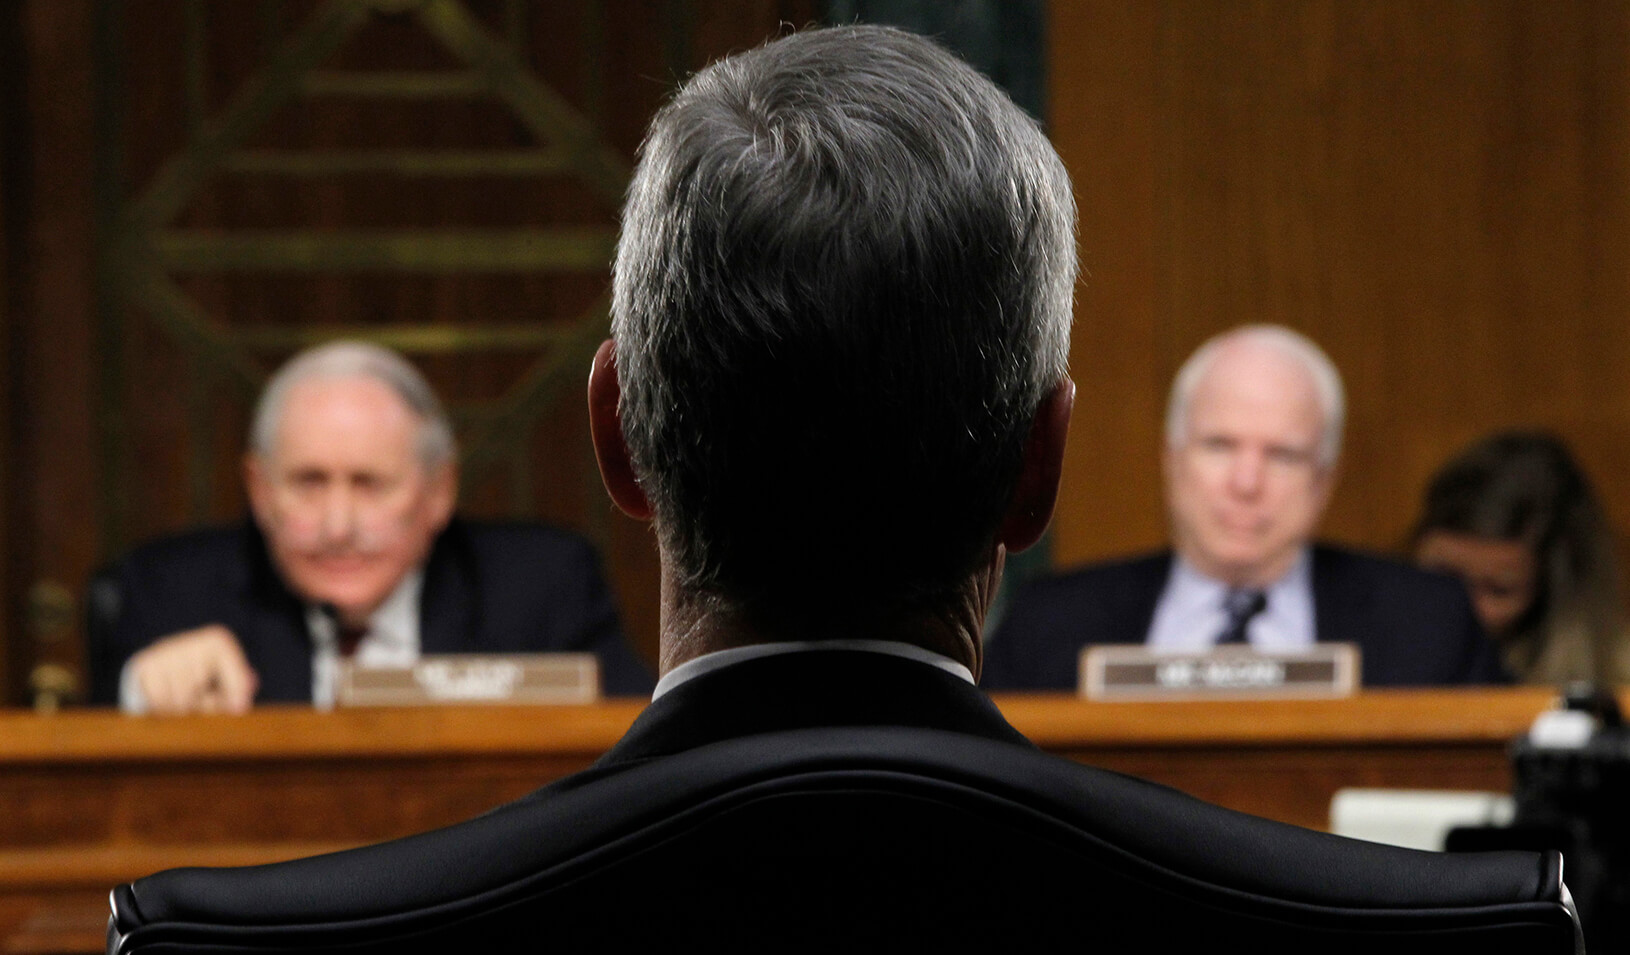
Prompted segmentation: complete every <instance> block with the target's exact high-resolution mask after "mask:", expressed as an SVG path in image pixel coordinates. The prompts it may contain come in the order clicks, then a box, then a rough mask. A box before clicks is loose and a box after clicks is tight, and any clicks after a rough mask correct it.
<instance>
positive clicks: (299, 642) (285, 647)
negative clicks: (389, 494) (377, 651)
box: [91, 519, 653, 704]
mask: <svg viewBox="0 0 1630 955" xmlns="http://www.w3.org/2000/svg"><path fill="white" fill-rule="evenodd" d="M117 578H118V582H119V591H120V594H121V597H122V606H121V608H120V612H119V615H118V624H117V625H116V626H115V628H114V630H113V633H112V634H111V638H110V639H109V640H108V641H107V642H106V643H105V644H104V645H102V646H93V647H91V673H92V688H91V701H92V702H93V703H109V704H111V703H116V702H117V701H118V694H119V673H120V670H121V669H122V668H123V667H124V664H125V661H126V660H128V659H130V657H131V656H132V655H133V654H135V653H136V651H138V650H140V649H142V648H143V647H145V646H147V645H148V644H150V643H152V642H153V641H155V640H158V639H159V638H161V637H165V636H168V635H170V634H173V633H179V632H181V631H184V630H191V629H194V628H197V627H201V626H204V625H206V624H211V623H218V624H221V625H223V626H225V627H226V628H227V629H229V630H231V631H232V633H233V634H234V635H235V636H236V637H237V639H238V643H239V644H240V645H241V646H242V647H243V652H244V655H245V656H246V657H247V658H248V660H249V665H250V666H251V667H253V668H254V669H255V672H256V673H257V674H258V675H259V677H260V685H259V689H258V691H257V692H256V695H255V701H256V702H257V703H264V702H271V701H309V700H310V699H311V656H312V642H311V635H310V633H309V632H308V629H307V626H306V608H305V605H304V604H303V603H302V602H301V601H300V599H299V598H297V597H296V596H295V595H294V594H293V593H291V592H290V591H289V589H288V587H287V586H286V585H285V584H284V583H283V579H282V577H281V575H279V574H278V572H277V570H276V568H275V567H274V566H273V564H272V561H271V557H270V555H269V554H268V552H267V550H266V541H265V538H263V537H262V536H261V534H260V532H259V530H258V529H257V528H256V527H255V525H254V523H253V522H251V521H245V522H244V523H243V524H241V525H238V526H236V527H230V528H212V529H206V530H199V531H193V532H190V533H187V534H182V535H179V536H176V537H170V538H166V539H164V540H159V541H154V542H152V543H149V544H145V545H143V546H141V547H138V548H137V549H136V550H134V551H132V552H131V554H130V555H129V556H128V557H127V558H125V560H124V561H122V562H121V563H120V565H119V567H118V570H117ZM419 650H420V652H421V653H424V654H439V653H542V652H551V651H589V652H593V653H594V654H596V655H597V656H598V657H599V659H600V674H601V685H602V687H603V689H604V691H605V692H606V693H607V694H610V695H643V694H646V693H649V692H650V690H651V686H652V682H653V681H652V678H651V675H650V672H649V671H648V670H647V669H646V667H645V665H644V664H642V663H641V662H640V661H639V660H638V658H637V657H635V655H634V654H633V652H632V650H631V649H630V648H629V646H628V643H627V641H626V640H625V639H624V638H623V634H622V629H621V627H620V626H619V625H618V622H617V611H616V608H615V607H614V606H613V604H612V602H611V595H610V592H609V591H608V590H607V588H606V584H605V581H604V580H603V578H602V577H601V575H600V567H599V561H598V560H597V559H596V557H595V554H594V550H593V548H591V547H590V546H589V544H588V542H587V541H584V540H583V539H581V538H579V537H577V536H576V535H573V534H569V533H567V532H565V531H561V530H556V529H554V528H549V527H543V526H541V525H536V524H520V523H514V524H483V523H474V522H467V521H462V520H458V519H454V520H453V521H451V522H449V524H448V525H447V527H446V529H444V530H443V531H442V532H441V534H440V535H438V536H437V537H436V540H435V542H434V543H433V544H432V546H431V551H430V556H429V557H428V558H427V559H426V561H425V565H424V583H423V587H422V589H421V591H420V604H419Z"/></svg>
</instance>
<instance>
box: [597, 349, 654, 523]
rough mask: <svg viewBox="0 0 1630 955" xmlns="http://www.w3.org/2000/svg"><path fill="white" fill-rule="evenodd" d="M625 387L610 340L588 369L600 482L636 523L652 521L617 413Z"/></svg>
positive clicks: (612, 498)
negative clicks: (618, 376)
mask: <svg viewBox="0 0 1630 955" xmlns="http://www.w3.org/2000/svg"><path fill="white" fill-rule="evenodd" d="M622 396H623V389H622V384H621V383H620V382H618V380H617V350H616V345H615V343H614V342H612V340H611V339H609V338H608V339H606V340H605V341H603V342H601V343H600V350H599V351H597V352H595V353H594V364H593V365H591V366H590V368H589V433H590V435H591V436H592V437H593V438H594V459H595V461H597V462H599V465H600V481H601V483H603V484H605V486H606V493H607V494H610V495H611V502H612V503H613V504H615V505H617V508H618V510H621V511H622V512H623V513H624V514H627V515H628V516H629V517H632V518H634V519H635V520H637V521H648V520H650V519H651V502H650V501H648V500H646V498H645V489H644V488H642V487H640V482H639V481H638V480H637V479H635V477H634V462H633V461H632V460H630V459H629V455H628V442H627V440H625V439H624V438H623V419H622V415H621V414H619V413H618V411H617V405H618V403H619V402H620V401H621V400H622Z"/></svg>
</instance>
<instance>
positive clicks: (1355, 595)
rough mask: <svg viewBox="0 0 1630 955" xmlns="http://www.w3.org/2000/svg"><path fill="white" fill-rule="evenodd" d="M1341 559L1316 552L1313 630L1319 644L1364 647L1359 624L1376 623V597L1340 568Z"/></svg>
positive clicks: (1321, 550)
mask: <svg viewBox="0 0 1630 955" xmlns="http://www.w3.org/2000/svg"><path fill="white" fill-rule="evenodd" d="M1341 563H1342V555H1341V554H1339V553H1337V552H1334V551H1331V550H1329V549H1327V548H1324V547H1315V548H1313V630H1314V638H1315V639H1316V640H1318V641H1319V642H1320V643H1360V644H1361V643H1364V642H1366V641H1365V639H1364V638H1365V636H1366V634H1363V633H1360V632H1358V630H1357V629H1355V627H1356V625H1357V623H1358V622H1359V621H1364V620H1373V619H1374V618H1375V612H1374V610H1373V609H1372V605H1373V604H1374V602H1375V594H1374V593H1372V592H1371V591H1370V589H1369V588H1367V587H1364V586H1362V585H1361V582H1360V581H1357V580H1355V579H1354V575H1353V574H1351V573H1348V572H1347V571H1346V569H1345V568H1343V567H1342V566H1341Z"/></svg>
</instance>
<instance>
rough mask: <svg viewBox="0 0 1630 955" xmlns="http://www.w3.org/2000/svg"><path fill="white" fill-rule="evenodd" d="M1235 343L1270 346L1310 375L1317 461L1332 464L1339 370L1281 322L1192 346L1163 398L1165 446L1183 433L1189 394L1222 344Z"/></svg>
mask: <svg viewBox="0 0 1630 955" xmlns="http://www.w3.org/2000/svg"><path fill="white" fill-rule="evenodd" d="M1239 342H1248V343H1251V344H1256V345H1263V346H1266V347H1268V348H1271V349H1273V350H1274V351H1277V352H1279V353H1280V354H1282V355H1284V356H1286V357H1288V358H1290V359H1292V360H1293V361H1295V362H1296V363H1297V364H1299V365H1301V366H1302V368H1304V369H1306V371H1307V373H1308V376H1309V377H1311V378H1312V379H1313V390H1314V393H1315V394H1316V395H1317V396H1318V399H1319V410H1320V411H1321V412H1323V415H1322V417H1323V419H1324V420H1323V422H1322V424H1321V426H1320V429H1319V448H1318V463H1319V466H1320V467H1330V466H1331V465H1333V464H1335V463H1336V459H1337V458H1338V457H1340V456H1341V438H1342V430H1343V428H1344V427H1345V425H1346V416H1347V397H1346V392H1345V390H1344V389H1343V388H1342V384H1341V373H1340V372H1339V371H1337V370H1336V366H1335V365H1334V364H1333V363H1332V362H1331V361H1330V357H1329V356H1328V355H1326V354H1325V353H1324V350H1323V349H1321V348H1320V347H1319V346H1318V345H1315V344H1314V343H1313V340H1312V339H1310V338H1308V337H1307V336H1306V335H1303V334H1302V333H1300V332H1296V331H1292V330H1291V329H1289V328H1286V327H1284V326H1283V325H1242V326H1240V327H1239V328H1234V329H1230V330H1229V331H1226V332H1223V333H1222V334H1220V335H1217V336H1215V337H1213V338H1211V339H1209V340H1208V341H1207V342H1206V343H1205V344H1204V345H1201V346H1200V347H1199V348H1197V349H1195V351H1194V354H1192V355H1190V356H1189V358H1188V361H1185V362H1184V363H1183V367H1182V368H1180V369H1178V371H1177V377H1176V378H1174V379H1173V380H1172V392H1171V398H1170V399H1169V400H1168V401H1167V402H1166V446H1167V447H1169V448H1173V449H1175V448H1179V447H1181V446H1182V444H1183V441H1184V440H1185V439H1186V436H1187V432H1188V420H1189V400H1190V399H1191V398H1193V397H1194V389H1195V388H1197V387H1199V385H1200V380H1201V379H1202V378H1204V377H1205V373H1206V372H1207V371H1209V370H1210V369H1211V365H1212V362H1214V361H1215V360H1216V358H1217V355H1218V353H1220V352H1221V351H1222V349H1223V347H1224V346H1225V345H1232V344H1235V343H1239Z"/></svg>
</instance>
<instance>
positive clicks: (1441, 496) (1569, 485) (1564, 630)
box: [1411, 431, 1630, 683]
mask: <svg viewBox="0 0 1630 955" xmlns="http://www.w3.org/2000/svg"><path fill="white" fill-rule="evenodd" d="M1432 531H1446V532H1448V533H1452V534H1465V535H1469V536H1473V537H1481V538H1487V539H1490V540H1501V541H1518V542H1521V543H1523V544H1524V545H1526V546H1527V547H1529V548H1530V549H1531V550H1532V552H1533V554H1534V563H1535V570H1536V575H1537V579H1536V581H1535V593H1534V600H1533V603H1532V604H1530V606H1529V607H1528V609H1527V611H1525V612H1524V613H1523V614H1522V616H1521V617H1519V618H1518V619H1517V621H1516V623H1515V624H1514V625H1513V626H1512V628H1511V631H1510V632H1509V633H1508V634H1506V635H1503V636H1502V637H1501V650H1502V653H1503V654H1504V657H1505V663H1506V666H1507V667H1508V668H1510V669H1511V671H1512V672H1513V673H1516V674H1517V675H1518V676H1519V677H1521V678H1522V679H1524V680H1525V681H1527V682H1531V683H1554V682H1559V681H1562V680H1570V679H1590V680H1597V681H1601V682H1611V683H1619V682H1625V681H1626V680H1630V647H1627V646H1626V642H1625V639H1624V632H1623V627H1624V621H1623V612H1622V607H1621V605H1620V603H1619V571H1618V562H1617V559H1616V557H1615V555H1614V546H1613V534H1612V530H1611V528H1610V526H1609V524H1608V521H1607V516H1606V514H1605V513H1604V512H1603V510H1602V506H1601V504H1600V503H1599V502H1598V500H1597V497H1596V494H1595V492H1594V491H1593V490H1592V489H1591V486H1590V481H1589V480H1588V479H1587V478H1586V477H1585V473H1584V471H1583V470H1581V469H1580V467H1579V465H1578V463H1577V462H1575V461H1574V459H1573V455H1571V454H1569V453H1568V448H1567V446H1566V445H1565V444H1563V442H1562V440H1561V439H1560V438H1558V437H1557V436H1555V435H1553V434H1550V433H1547V432H1542V431H1503V432H1498V433H1496V434H1492V435H1489V436H1488V437H1485V438H1483V439H1482V440H1480V441H1478V442H1476V443H1475V444H1473V445H1471V446H1470V447H1468V448H1466V449H1465V450H1464V451H1462V452H1461V453H1460V454H1459V455H1458V456H1457V457H1455V458H1454V459H1453V460H1451V461H1450V462H1449V463H1448V464H1445V465H1444V466H1443V467H1442V469H1440V470H1439V471H1438V473H1437V474H1436V475H1435V476H1434V477H1433V478H1432V481H1431V483H1430V484H1429V485H1428V486H1427V489H1426V497H1425V499H1424V501H1423V502H1422V507H1421V517H1420V520H1419V521H1418V522H1417V523H1416V525H1415V529H1414V532H1413V534H1412V535H1411V545H1412V549H1413V548H1414V547H1418V546H1419V544H1420V542H1421V538H1422V537H1424V536H1425V535H1426V534H1428V533H1430V532H1432Z"/></svg>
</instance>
